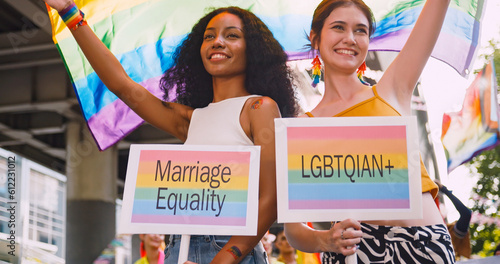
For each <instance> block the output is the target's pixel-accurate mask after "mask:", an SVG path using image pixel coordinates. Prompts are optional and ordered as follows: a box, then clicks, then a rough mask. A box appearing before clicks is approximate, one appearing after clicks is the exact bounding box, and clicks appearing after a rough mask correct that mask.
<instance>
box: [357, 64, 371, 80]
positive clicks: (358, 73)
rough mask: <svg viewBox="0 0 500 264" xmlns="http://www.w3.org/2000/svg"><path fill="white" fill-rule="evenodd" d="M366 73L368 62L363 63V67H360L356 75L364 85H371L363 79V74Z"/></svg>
mask: <svg viewBox="0 0 500 264" xmlns="http://www.w3.org/2000/svg"><path fill="white" fill-rule="evenodd" d="M365 71H366V62H365V61H363V63H362V64H361V66H359V68H358V71H357V72H356V75H358V79H359V81H360V82H361V83H362V84H364V85H370V84H369V83H367V82H365V80H364V79H363V74H365Z"/></svg>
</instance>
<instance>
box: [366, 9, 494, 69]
mask: <svg viewBox="0 0 500 264" xmlns="http://www.w3.org/2000/svg"><path fill="white" fill-rule="evenodd" d="M365 3H366V4H367V5H368V6H370V7H371V8H372V11H373V14H374V16H375V20H376V21H377V22H376V31H375V34H373V36H372V39H371V41H370V50H374V51H375V50H378V51H384V50H385V51H399V50H401V48H403V45H404V44H405V42H406V40H407V39H408V36H409V35H410V32H411V30H412V28H413V26H414V25H415V22H416V21H417V18H418V15H419V14H420V12H421V11H422V8H423V6H424V4H425V0H406V1H401V0H382V1H381V0H366V1H365ZM485 5H486V0H456V1H451V3H450V6H449V8H448V11H447V13H446V18H445V20H444V24H443V27H442V29H441V34H440V35H439V38H438V41H437V43H436V46H435V47H434V50H433V52H432V55H431V56H432V57H434V58H436V59H438V60H441V61H443V62H445V63H447V64H448V65H450V66H451V67H453V68H454V69H455V70H456V71H457V72H458V73H459V74H461V75H462V76H467V75H468V74H469V72H470V67H471V66H472V62H473V61H474V59H475V53H476V50H477V46H478V44H479V32H480V27H481V18H482V15H483V10H484V7H485Z"/></svg>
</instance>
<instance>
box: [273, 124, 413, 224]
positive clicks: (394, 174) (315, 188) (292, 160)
mask: <svg viewBox="0 0 500 264" xmlns="http://www.w3.org/2000/svg"><path fill="white" fill-rule="evenodd" d="M275 125H276V149H277V150H279V151H277V152H276V170H277V186H278V189H277V191H278V222H280V223H284V222H306V221H312V222H314V221H316V222H322V221H334V220H344V219H346V218H354V219H356V220H388V219H418V218H422V208H421V204H422V201H421V199H422V195H421V193H422V187H421V185H422V184H421V180H420V152H419V148H418V134H417V121H416V118H415V117H335V118H321V117H315V118H282V119H276V120H275Z"/></svg>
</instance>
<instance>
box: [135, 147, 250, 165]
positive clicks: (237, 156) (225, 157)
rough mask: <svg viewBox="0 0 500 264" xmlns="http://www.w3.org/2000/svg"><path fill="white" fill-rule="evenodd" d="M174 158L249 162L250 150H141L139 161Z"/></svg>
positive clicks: (181, 159) (218, 162)
mask: <svg viewBox="0 0 500 264" xmlns="http://www.w3.org/2000/svg"><path fill="white" fill-rule="evenodd" d="M158 159H161V160H175V161H176V162H185V161H188V162H193V161H200V162H205V163H207V162H214V163H217V164H220V163H223V162H231V163H249V162H250V152H236V151H190V150H142V151H141V157H140V161H141V162H143V161H155V162H156V161H157V160H158Z"/></svg>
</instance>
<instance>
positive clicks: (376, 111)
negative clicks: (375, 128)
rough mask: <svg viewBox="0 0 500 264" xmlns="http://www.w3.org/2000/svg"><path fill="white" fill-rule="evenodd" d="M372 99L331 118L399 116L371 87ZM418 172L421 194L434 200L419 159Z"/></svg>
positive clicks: (435, 190)
mask: <svg viewBox="0 0 500 264" xmlns="http://www.w3.org/2000/svg"><path fill="white" fill-rule="evenodd" d="M372 90H373V94H374V96H373V97H372V98H369V99H367V100H365V101H362V102H360V103H358V104H355V105H353V106H351V107H349V108H347V109H346V110H344V111H342V112H340V113H338V114H336V115H334V116H333V117H341V116H342V117H348V116H401V114H400V113H399V112H398V111H397V110H396V109H394V107H392V106H391V105H390V104H389V103H387V102H386V101H385V100H384V99H382V97H380V96H379V95H378V93H377V89H376V88H375V86H373V89H372ZM306 115H307V116H309V117H314V116H313V114H311V113H310V112H307V113H306ZM420 170H421V174H422V177H421V179H422V192H423V193H424V192H430V193H431V194H432V197H434V198H436V196H437V194H438V191H439V189H438V186H437V185H436V183H434V181H433V180H431V178H430V177H429V173H428V172H427V169H426V168H425V165H424V163H423V161H422V158H420Z"/></svg>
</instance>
